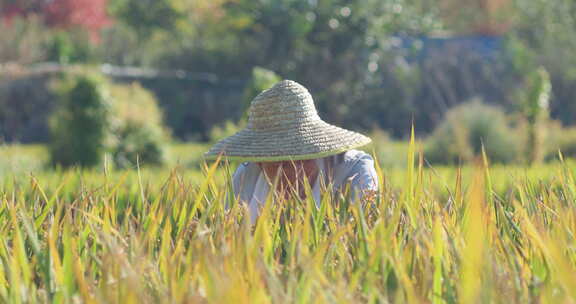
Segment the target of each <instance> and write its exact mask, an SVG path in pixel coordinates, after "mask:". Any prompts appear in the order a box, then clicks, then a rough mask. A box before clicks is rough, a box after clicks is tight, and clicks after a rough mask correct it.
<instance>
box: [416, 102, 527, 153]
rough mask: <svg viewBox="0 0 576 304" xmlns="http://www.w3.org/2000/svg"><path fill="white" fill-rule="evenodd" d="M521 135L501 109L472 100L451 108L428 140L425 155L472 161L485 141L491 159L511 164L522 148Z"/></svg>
mask: <svg viewBox="0 0 576 304" xmlns="http://www.w3.org/2000/svg"><path fill="white" fill-rule="evenodd" d="M519 138H520V137H519V136H516V134H515V132H514V130H512V129H511V128H510V126H509V125H508V121H507V118H506V116H505V115H504V113H503V112H502V111H501V110H500V109H499V108H497V107H494V106H488V105H485V104H482V103H481V102H480V101H473V102H470V103H466V104H462V105H460V106H457V107H455V108H453V109H451V110H450V111H448V113H447V114H446V118H445V120H444V122H442V123H441V124H440V125H439V126H438V127H437V128H436V129H435V130H434V132H433V134H432V135H431V136H430V138H429V139H428V141H427V144H426V151H425V155H426V158H427V159H428V161H430V162H432V163H442V164H455V163H458V162H459V161H471V160H473V159H474V157H476V156H478V155H480V154H481V151H482V143H484V146H485V149H486V154H487V155H488V157H489V158H490V160H491V161H493V162H497V163H509V162H512V161H514V160H516V159H517V157H518V153H519V151H521V149H519V146H520V144H521V143H522V142H521V140H520V139H519Z"/></svg>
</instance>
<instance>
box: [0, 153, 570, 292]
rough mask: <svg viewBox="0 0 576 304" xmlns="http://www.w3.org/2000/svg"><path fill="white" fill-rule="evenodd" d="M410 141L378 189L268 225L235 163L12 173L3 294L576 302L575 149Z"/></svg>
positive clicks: (282, 209) (266, 213)
mask: <svg viewBox="0 0 576 304" xmlns="http://www.w3.org/2000/svg"><path fill="white" fill-rule="evenodd" d="M12 149H15V148H14V147H13V148H12ZM27 149H28V148H27ZM181 149H182V150H185V149H184V148H181ZM407 150H408V151H407V159H409V160H414V162H413V164H414V166H406V168H401V169H400V168H397V169H387V168H381V167H379V168H378V172H379V175H380V183H381V185H380V189H381V192H380V193H379V194H378V195H377V196H376V197H374V198H370V199H367V200H366V201H364V202H362V203H360V204H350V203H349V202H348V200H347V199H346V197H345V196H344V195H339V196H335V197H331V195H329V194H326V195H325V196H324V199H323V201H322V204H321V206H320V208H316V207H315V206H314V203H313V202H312V201H311V200H303V201H300V200H291V201H282V202H277V203H275V204H267V205H266V206H267V207H266V208H265V209H264V210H263V214H262V216H261V217H260V219H259V220H258V222H257V223H256V225H255V226H254V227H252V226H251V225H250V224H249V217H248V216H247V212H246V211H247V210H246V209H245V208H244V207H243V206H242V205H240V204H239V203H238V202H237V201H235V200H234V198H233V196H231V195H228V194H229V193H230V191H231V190H230V185H229V183H227V182H226V181H227V178H226V176H227V175H229V174H230V172H231V170H232V169H233V166H232V165H230V166H228V165H227V164H220V165H219V166H218V167H217V166H216V165H215V164H208V165H207V166H205V167H204V168H203V169H202V170H200V169H195V168H193V167H187V166H185V165H182V164H181V165H174V166H173V167H172V168H173V169H171V170H170V169H153V168H147V169H142V170H138V169H137V168H136V169H133V170H126V171H114V170H110V171H109V170H107V169H105V168H101V169H94V170H92V171H81V170H69V171H58V170H56V171H54V170H39V171H38V172H33V173H31V174H30V173H22V172H20V173H18V174H5V175H3V176H2V182H1V185H2V186H1V188H0V189H1V196H0V200H1V204H0V239H1V244H0V267H1V268H2V271H0V299H1V302H11V303H24V302H30V303H35V302H36V303H44V302H51V303H82V302H83V303H195V302H200V303H202V302H211V303H242V302H250V303H266V302H274V303H288V302H289V303H292V302H298V303H308V302H320V303H322V302H384V303H385V302H395V303H403V302H412V303H422V302H431V303H456V302H458V303H474V302H477V303H486V302H493V303H510V302H519V303H526V302H544V303H570V302H572V301H574V299H576V277H574V275H573V274H574V271H575V270H576V269H575V267H574V262H575V259H576V255H575V253H574V233H575V229H576V213H575V208H574V206H575V203H576V200H575V199H576V184H575V182H574V177H573V168H574V166H573V165H571V164H570V162H569V161H565V162H562V161H558V162H556V163H553V164H549V165H547V166H543V167H535V168H530V169H523V168H519V167H503V166H495V167H491V166H486V164H487V162H488V160H485V159H484V160H482V159H479V160H478V162H477V164H476V165H473V166H467V167H464V168H462V169H458V168H429V167H427V166H426V165H425V163H424V161H423V160H421V159H420V157H419V153H416V152H415V151H417V150H418V149H417V148H416V146H415V145H411V146H409V147H408V149H407ZM3 153H4V154H3V155H4V156H5V155H7V154H6V153H7V152H6V150H4V152H3ZM38 153H39V154H38V155H37V156H38V157H40V156H39V155H40V154H41V153H40V152H38ZM408 163H412V162H410V161H409V162H408ZM231 167H232V168H231ZM226 205H228V206H229V208H228V209H226Z"/></svg>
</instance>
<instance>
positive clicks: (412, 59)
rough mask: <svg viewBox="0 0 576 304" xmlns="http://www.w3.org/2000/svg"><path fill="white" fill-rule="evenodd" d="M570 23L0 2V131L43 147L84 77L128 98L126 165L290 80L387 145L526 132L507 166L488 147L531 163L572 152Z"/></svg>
mask: <svg viewBox="0 0 576 304" xmlns="http://www.w3.org/2000/svg"><path fill="white" fill-rule="evenodd" d="M575 16H576V2H574V1H571V0H556V1H553V2H550V1H545V0H466V1H455V0H210V1H208V0H202V1H192V0H55V1H46V0H2V1H0V32H2V39H0V138H1V140H3V141H5V142H9V143H14V142H24V143H45V142H48V141H49V138H50V137H49V132H48V129H49V128H48V121H49V119H48V117H49V116H50V115H52V114H51V113H53V112H54V111H56V110H57V108H58V102H57V100H58V97H57V96H58V94H57V93H56V92H55V91H54V88H53V85H52V84H53V83H54V82H55V81H58V79H61V78H62V77H63V74H70V73H74V72H73V71H74V70H75V69H81V70H90V71H92V72H95V73H98V74H100V75H101V77H105V78H107V79H106V81H105V82H107V83H108V85H107V86H108V87H109V89H110V91H112V92H114V91H116V92H117V95H118V97H117V98H116V99H118V100H126V102H125V103H120V104H117V105H116V108H117V110H115V112H116V113H122V111H123V110H122V109H126V108H129V110H127V112H129V113H131V114H128V115H126V117H127V118H128V120H127V122H126V123H125V124H124V126H123V131H118V132H117V133H116V135H118V136H119V135H120V134H124V132H128V133H130V134H131V135H130V136H128V135H125V136H124V135H123V136H124V138H134V139H133V141H134V143H133V144H125V146H124V147H122V148H118V150H117V152H116V154H115V155H116V156H115V160H116V163H117V164H118V165H119V166H131V165H133V164H134V155H135V154H134V153H133V152H131V151H135V150H139V149H140V148H135V146H146V145H147V144H146V143H151V142H155V144H153V146H156V147H160V146H162V142H164V141H169V140H170V139H169V138H170V136H168V135H167V134H168V133H170V134H171V135H172V136H173V137H172V138H174V139H177V140H193V141H201V142H213V141H214V140H217V139H218V138H221V137H222V136H226V135H229V134H230V133H232V132H234V131H235V130H237V129H239V128H240V127H242V126H243V120H245V116H244V113H245V109H246V104H247V102H248V101H249V100H250V99H251V98H252V97H254V96H255V95H256V94H257V93H258V92H259V91H260V90H262V89H265V88H266V87H267V86H269V85H270V84H271V83H273V82H275V81H276V80H277V79H282V78H288V79H294V80H296V81H298V82H300V83H302V84H304V85H305V86H306V87H308V88H309V90H310V91H311V93H312V94H313V96H314V98H315V101H316V104H317V107H318V110H319V112H320V115H321V116H322V117H323V118H324V119H325V120H327V121H328V122H330V123H334V124H338V125H341V126H343V127H346V128H351V129H354V130H358V131H363V132H367V133H373V134H375V135H376V137H378V138H382V139H386V141H384V142H388V141H393V140H398V139H404V138H406V136H407V135H408V133H409V130H410V125H411V124H412V123H414V125H415V127H416V132H417V134H418V135H419V136H420V137H422V138H425V137H427V136H430V138H429V139H427V140H426V142H427V143H428V144H427V147H428V148H427V150H428V151H433V150H434V148H433V147H434V145H439V143H443V142H445V141H448V142H449V143H447V144H449V145H450V146H454V147H456V146H457V147H458V148H454V153H450V154H449V155H448V154H446V155H442V157H443V158H444V159H443V160H442V161H444V162H453V161H456V160H458V161H459V160H464V161H465V160H468V159H470V158H471V157H472V156H473V155H474V154H476V153H477V152H478V142H479V140H480V139H482V140H485V141H487V142H494V141H496V140H495V139H490V140H489V139H488V138H487V137H489V138H497V139H498V141H499V143H498V145H500V144H501V145H502V147H504V146H506V145H507V144H508V143H510V142H512V141H522V142H521V143H519V144H518V145H515V147H518V149H517V150H518V151H516V152H514V151H511V150H510V149H508V150H509V153H507V154H506V155H504V156H503V158H502V159H500V158H499V157H500V156H497V155H501V153H500V152H497V151H496V150H498V149H501V147H496V146H495V147H492V148H493V149H495V151H493V152H490V153H495V154H493V155H494V157H496V158H498V159H500V161H502V162H509V161H512V160H514V161H518V162H530V163H534V162H540V161H542V160H545V159H549V157H550V156H549V155H550V154H551V153H552V154H554V153H555V154H557V149H560V148H561V147H562V149H566V150H567V151H573V150H576V148H574V147H573V146H571V143H572V142H573V141H571V140H569V139H566V138H568V137H570V135H569V134H571V133H573V132H572V131H571V130H572V129H571V126H573V125H575V124H576V102H574V101H573V96H574V88H576V59H575V57H574V56H573V55H572V54H574V52H575V51H576V35H575V31H576V17H575ZM117 86H118V87H117ZM120 87H122V88H121V89H120ZM542 96H545V97H542ZM543 99H546V104H545V106H543V105H541V103H539V102H538V100H540V101H541V100H543ZM150 100H154V102H153V104H154V106H151V104H152V102H149V101H150ZM471 100H476V102H474V103H469V101H471ZM535 101H536V103H534V102H535ZM480 103H482V104H486V105H487V106H486V107H483V106H482V105H481V104H480ZM464 104H465V105H464ZM152 108H155V110H150V109H152ZM156 108H157V109H156ZM466 108H469V109H466ZM474 109H477V110H479V111H480V112H478V115H475V113H474V112H473V110H474ZM159 113H163V114H159ZM450 113H457V114H450ZM468 113H469V114H468ZM118 115H120V114H118ZM491 115H495V117H496V118H495V121H496V122H497V124H494V125H492V124H490V123H487V122H489V121H490V118H489V117H490V116H491ZM143 117H145V118H146V119H142V118H143ZM137 118H138V119H137ZM139 119H140V120H139ZM148 122H150V123H148ZM484 122H486V123H484ZM551 125H554V126H555V127H553V128H552V127H550V126H551ZM139 126H141V127H139ZM460 128H463V129H462V130H460V131H458V129H460ZM572 128H573V127H572ZM147 129H150V131H149V132H148V131H146V132H145V131H143V130H147ZM168 129H169V130H170V132H168V131H167V130H168ZM129 130H138V132H136V133H138V134H135V133H134V132H132V131H129ZM435 130H436V131H435ZM552 130H554V132H559V133H562V134H567V135H566V137H564V136H559V135H558V134H552ZM454 132H456V133H462V134H467V135H466V136H467V137H466V140H463V141H462V142H457V141H454V138H449V137H450V136H452V135H453V133H454ZM152 134H156V135H152ZM147 136H149V137H151V138H148V139H146V138H145V137H147ZM470 136H471V137H470ZM474 136H476V137H477V138H472V137H474ZM490 136H493V137H490ZM443 137H444V138H443ZM152 138H153V139H152ZM120 142H122V143H126V142H123V141H120ZM464 144H466V145H467V146H462V145H464ZM494 145H496V144H494ZM573 145H576V144H573ZM376 148H377V149H380V150H382V148H378V147H376ZM492 148H490V149H492ZM508 148H509V147H508ZM154 150H155V148H151V149H150V151H154ZM160 150H161V149H159V150H158V152H153V153H151V155H156V154H158V155H164V152H160ZM120 151H122V152H120ZM451 151H452V150H451ZM551 151H553V152H551ZM430 153H431V154H430V160H435V159H436V158H435V156H434V155H435V154H434V152H430ZM512 154H513V155H515V156H514V157H509V155H512ZM568 154H570V153H568ZM471 155H472V156H471ZM154 158H156V159H162V157H154ZM438 161H440V160H439V159H438ZM155 162H156V161H150V163H155ZM159 162H160V163H161V161H159Z"/></svg>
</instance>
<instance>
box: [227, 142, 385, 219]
mask: <svg viewBox="0 0 576 304" xmlns="http://www.w3.org/2000/svg"><path fill="white" fill-rule="evenodd" d="M315 161H316V165H317V166H318V169H319V172H318V176H317V178H316V180H315V181H314V183H313V184H312V195H313V197H314V201H315V202H316V206H317V207H319V206H320V201H321V200H320V194H321V184H323V183H322V182H321V180H322V179H324V181H325V183H324V185H329V184H330V183H331V184H332V186H333V189H332V190H333V192H336V191H339V190H342V189H343V188H344V187H345V186H346V184H348V183H349V184H350V191H351V198H352V199H353V200H354V199H356V198H357V195H358V194H360V193H362V192H364V191H366V190H371V191H376V190H378V176H377V174H376V169H375V168H374V160H373V159H372V157H371V156H370V155H369V154H367V153H365V152H362V151H358V150H349V151H346V152H343V153H340V154H337V155H334V156H328V157H324V158H319V159H316V160H315ZM232 186H233V188H234V195H235V196H236V197H238V198H239V199H240V201H241V202H244V203H246V204H248V209H249V210H250V219H251V221H252V223H254V222H255V221H256V219H257V218H258V215H259V214H260V209H261V208H262V206H263V205H264V203H265V202H266V198H267V196H268V192H269V191H270V183H269V181H268V179H267V178H266V176H265V174H264V172H263V171H262V170H261V169H260V167H259V166H258V165H257V164H255V163H242V164H241V165H240V166H239V167H238V169H236V172H235V173H234V176H233V178H232Z"/></svg>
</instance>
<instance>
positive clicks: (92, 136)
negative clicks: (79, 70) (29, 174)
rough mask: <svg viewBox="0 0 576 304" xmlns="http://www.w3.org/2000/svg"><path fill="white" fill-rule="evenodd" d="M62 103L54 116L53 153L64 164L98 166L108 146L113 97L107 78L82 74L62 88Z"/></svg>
mask: <svg viewBox="0 0 576 304" xmlns="http://www.w3.org/2000/svg"><path fill="white" fill-rule="evenodd" d="M58 91H59V92H58V93H59V104H58V105H57V109H56V111H55V112H54V114H53V115H52V116H51V118H50V134H51V142H50V156H51V160H52V162H53V163H54V164H59V165H62V166H64V167H69V166H74V165H78V166H81V167H92V166H96V165H98V164H99V163H100V161H101V160H102V157H103V155H104V153H105V151H106V149H107V138H108V136H109V132H110V119H109V115H110V97H109V95H108V94H107V92H106V84H105V81H104V79H103V78H101V77H99V76H97V75H89V74H84V75H79V76H75V77H72V78H68V79H66V80H65V81H64V82H61V83H60V86H59V88H58Z"/></svg>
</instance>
